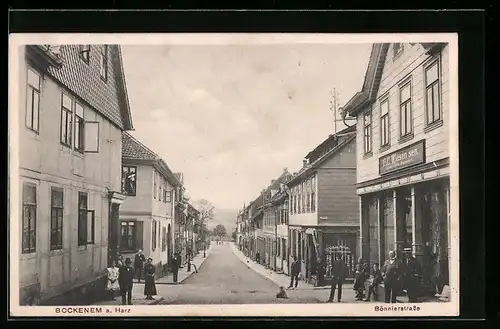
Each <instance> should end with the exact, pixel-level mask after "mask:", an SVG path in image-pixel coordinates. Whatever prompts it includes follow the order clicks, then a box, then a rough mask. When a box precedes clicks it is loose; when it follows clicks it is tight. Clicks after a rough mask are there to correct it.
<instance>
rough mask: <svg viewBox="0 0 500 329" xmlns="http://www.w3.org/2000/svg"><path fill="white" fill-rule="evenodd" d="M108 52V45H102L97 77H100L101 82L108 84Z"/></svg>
mask: <svg viewBox="0 0 500 329" xmlns="http://www.w3.org/2000/svg"><path fill="white" fill-rule="evenodd" d="M108 52H109V49H108V45H102V47H101V49H100V57H99V75H100V77H101V80H103V81H104V82H108V75H109V72H108V70H109V63H108V58H109V54H108Z"/></svg>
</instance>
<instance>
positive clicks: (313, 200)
mask: <svg viewBox="0 0 500 329" xmlns="http://www.w3.org/2000/svg"><path fill="white" fill-rule="evenodd" d="M311 212H316V192H315V191H314V190H313V191H312V193H311Z"/></svg>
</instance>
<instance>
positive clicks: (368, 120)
mask: <svg viewBox="0 0 500 329" xmlns="http://www.w3.org/2000/svg"><path fill="white" fill-rule="evenodd" d="M363 126H364V130H363V131H364V135H365V136H364V148H365V154H368V153H371V151H372V111H371V110H369V111H366V112H365V114H364V116H363Z"/></svg>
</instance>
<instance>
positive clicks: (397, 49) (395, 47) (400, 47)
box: [392, 43, 403, 57]
mask: <svg viewBox="0 0 500 329" xmlns="http://www.w3.org/2000/svg"><path fill="white" fill-rule="evenodd" d="M392 51H393V53H392V56H393V57H396V56H398V55H399V54H400V53H401V52H402V51H403V44H402V43H393V44H392Z"/></svg>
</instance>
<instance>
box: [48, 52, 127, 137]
mask: <svg viewBox="0 0 500 329" xmlns="http://www.w3.org/2000/svg"><path fill="white" fill-rule="evenodd" d="M103 47H104V45H91V48H90V61H89V64H86V63H85V62H84V61H83V60H82V59H81V58H80V49H79V45H62V46H61V47H60V48H59V50H60V51H59V56H60V58H61V59H62V60H63V65H62V66H61V67H60V68H54V67H49V68H48V71H47V72H48V74H49V75H51V76H52V77H53V78H54V79H55V80H56V81H58V82H59V83H61V84H63V85H64V86H65V87H66V88H68V89H69V90H70V91H71V92H73V93H74V94H75V95H76V96H78V97H79V98H80V99H82V100H83V101H84V102H86V103H87V104H88V105H90V106H91V107H92V108H94V109H95V110H96V111H97V112H98V113H100V114H101V115H103V116H104V117H105V118H107V119H108V120H110V121H111V122H112V123H113V124H115V125H116V126H118V127H119V128H120V129H122V130H132V129H133V125H132V115H131V112H130V105H129V101H128V94H127V86H126V83H125V75H124V70H123V61H122V55H121V49H120V46H118V45H108V61H109V62H108V63H109V65H108V79H107V81H106V82H105V81H104V80H103V79H101V77H100V72H99V58H100V57H99V56H100V53H101V51H102V49H103Z"/></svg>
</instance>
